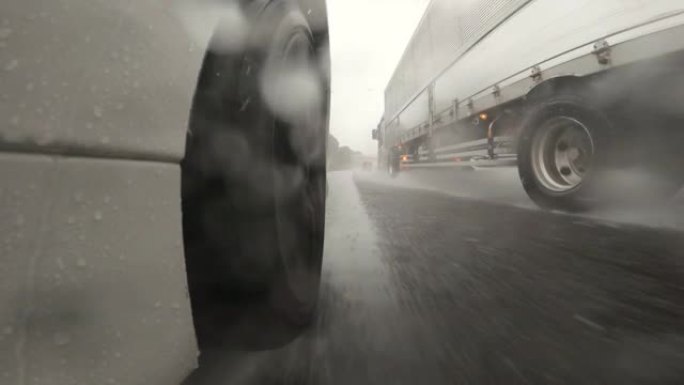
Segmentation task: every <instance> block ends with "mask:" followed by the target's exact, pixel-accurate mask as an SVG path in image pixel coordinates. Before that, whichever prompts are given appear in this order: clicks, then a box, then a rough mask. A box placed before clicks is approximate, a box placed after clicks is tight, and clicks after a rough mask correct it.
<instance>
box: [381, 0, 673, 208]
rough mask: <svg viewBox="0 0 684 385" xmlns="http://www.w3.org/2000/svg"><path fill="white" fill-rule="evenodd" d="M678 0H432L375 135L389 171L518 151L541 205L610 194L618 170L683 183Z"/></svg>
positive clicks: (657, 184)
mask: <svg viewBox="0 0 684 385" xmlns="http://www.w3.org/2000/svg"><path fill="white" fill-rule="evenodd" d="M682 131H684V3H682V2H681V1H680V0H603V1H564V2H560V1H556V0H464V1H452V0H433V1H431V2H430V4H429V5H428V8H427V10H426V12H425V14H424V16H423V18H422V20H421V22H420V24H419V25H418V27H417V29H416V31H415V33H414V35H413V37H412V39H411V41H410V43H409V45H408V47H407V48H406V51H405V53H404V55H403V57H402V59H401V61H400V62H399V65H398V67H397V69H396V71H395V73H394V75H393V77H392V79H391V81H390V83H389V85H388V86H387V89H386V91H385V112H384V115H383V118H382V121H381V122H380V124H379V126H378V129H377V130H374V132H373V134H374V135H373V136H374V138H375V139H377V140H378V148H379V151H378V161H379V165H381V166H384V167H385V168H386V169H387V170H388V172H390V173H391V174H396V173H397V172H398V171H399V170H400V169H404V168H412V167H438V166H450V165H455V164H468V165H488V166H497V165H505V164H509V165H510V164H512V163H513V164H517V167H518V171H519V175H520V179H521V181H522V184H523V186H524V188H525V191H526V192H527V193H528V195H529V196H530V197H531V198H532V199H533V200H534V201H535V202H536V203H537V204H538V205H540V206H542V207H545V208H552V209H563V210H582V209H586V208H590V207H593V206H596V205H597V204H599V203H602V202H605V201H606V200H608V199H610V195H609V194H610V193H609V191H610V189H609V188H606V187H607V186H606V185H607V184H608V181H609V180H610V177H609V174H610V173H611V172H612V170H615V169H618V168H620V169H625V168H634V169H639V170H640V171H645V174H646V175H648V176H649V177H650V178H651V179H650V182H649V188H652V191H653V192H654V193H655V194H657V196H659V197H662V198H665V197H668V196H671V195H673V194H674V193H675V192H676V191H678V190H679V188H680V187H681V185H682V183H684V172H682V168H681V164H682V161H683V160H684V153H682V151H680V148H681V147H680V144H684V141H683V140H682V139H684V135H682Z"/></svg>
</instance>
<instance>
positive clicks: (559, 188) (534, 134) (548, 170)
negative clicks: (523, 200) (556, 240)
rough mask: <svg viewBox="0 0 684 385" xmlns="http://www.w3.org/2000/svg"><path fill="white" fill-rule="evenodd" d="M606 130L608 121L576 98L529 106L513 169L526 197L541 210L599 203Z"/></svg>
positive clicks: (607, 149)
mask: <svg viewBox="0 0 684 385" xmlns="http://www.w3.org/2000/svg"><path fill="white" fill-rule="evenodd" d="M610 131H611V125H610V122H609V121H608V119H607V118H606V117H605V116H604V115H603V114H602V113H601V112H600V111H598V110H596V109H594V108H592V107H590V106H588V105H587V104H585V103H584V102H583V101H582V100H580V99H579V98H576V97H572V96H558V97H556V98H553V99H551V100H548V101H545V102H542V103H540V104H538V105H537V106H535V107H533V108H532V109H531V110H530V113H529V115H528V116H527V118H526V120H525V122H524V124H523V130H522V132H521V136H520V140H519V148H518V171H519V174H520V179H521V181H522V183H523V187H524V188H525V191H526V192H527V194H528V195H529V196H530V198H532V200H533V201H534V202H535V203H537V204H538V205H539V206H541V207H543V208H548V209H561V210H568V211H578V210H585V209H588V208H591V207H593V206H595V205H596V204H598V203H600V200H601V196H600V190H601V188H600V182H601V172H602V171H604V170H605V168H606V164H607V161H606V160H607V158H608V157H609V152H610V145H611V142H612V141H611V138H610Z"/></svg>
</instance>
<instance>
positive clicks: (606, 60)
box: [592, 39, 611, 65]
mask: <svg viewBox="0 0 684 385" xmlns="http://www.w3.org/2000/svg"><path fill="white" fill-rule="evenodd" d="M592 53H593V54H594V55H596V58H597V59H598V62H599V64H601V65H608V64H610V63H611V55H610V44H608V42H607V41H606V40H605V39H601V40H599V41H597V42H596V43H594V51H593V52H592Z"/></svg>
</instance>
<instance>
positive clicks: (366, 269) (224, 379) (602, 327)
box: [191, 173, 684, 385]
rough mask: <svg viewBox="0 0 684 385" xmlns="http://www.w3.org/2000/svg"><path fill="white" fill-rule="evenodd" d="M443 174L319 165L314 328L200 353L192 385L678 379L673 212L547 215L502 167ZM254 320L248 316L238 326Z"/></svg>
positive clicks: (677, 250)
mask: <svg viewBox="0 0 684 385" xmlns="http://www.w3.org/2000/svg"><path fill="white" fill-rule="evenodd" d="M442 175H443V174H442ZM502 175H503V174H502ZM407 178H408V177H407ZM427 178H432V176H428V177H427ZM456 178H457V179H458V178H460V179H459V180H460V181H461V182H463V183H461V184H460V185H459V186H460V187H458V188H456V187H454V188H451V189H450V192H451V194H450V195H448V194H444V193H442V192H438V191H430V190H439V189H440V188H442V187H443V186H442V185H440V183H442V184H444V186H446V183H447V182H445V178H443V177H438V178H437V180H441V182H435V181H433V182H431V183H432V184H431V186H432V187H431V188H430V189H422V188H416V186H417V185H416V183H414V182H415V181H411V180H410V179H406V178H405V179H403V180H398V181H386V180H381V179H377V178H375V177H372V176H369V175H367V174H362V173H359V174H358V175H356V176H354V175H352V174H351V173H338V174H331V176H330V182H329V183H330V195H329V197H328V219H327V226H328V227H327V232H326V248H325V261H324V267H323V283H322V288H321V296H320V303H319V316H318V319H317V321H316V323H315V325H314V327H313V328H311V329H310V330H307V331H304V332H301V333H295V334H294V335H293V336H292V338H291V339H285V342H281V343H278V344H276V346H269V347H268V348H264V347H261V348H259V349H249V348H245V347H244V346H236V347H234V348H230V349H224V350H217V351H213V352H206V354H204V355H203V357H202V360H201V362H202V367H201V369H200V370H199V371H198V373H197V374H196V375H195V377H193V381H191V382H192V384H193V385H194V384H200V383H202V384H681V383H683V382H684V237H682V236H681V233H680V232H679V231H678V230H677V229H676V228H677V226H676V225H677V223H678V222H677V219H676V218H675V216H672V215H671V216H670V217H667V216H663V215H660V214H658V215H653V217H654V218H656V219H657V220H660V221H664V222H666V223H667V224H671V226H667V228H659V227H655V226H656V224H657V223H659V222H658V221H657V220H656V221H655V222H654V220H651V219H649V220H648V221H646V223H643V224H646V225H647V226H649V227H646V226H641V225H635V224H634V223H633V222H635V221H634V220H632V219H634V218H641V217H642V216H641V215H639V216H637V217H635V216H633V215H632V216H620V215H616V213H598V214H592V215H590V216H569V215H564V214H555V213H548V212H544V211H541V210H537V209H534V208H533V207H532V206H531V205H530V204H529V203H528V202H527V201H526V199H525V197H524V195H521V192H520V190H519V188H518V187H514V186H513V185H511V184H510V183H509V182H508V181H507V180H506V179H505V178H504V179H498V180H496V181H490V182H487V183H495V184H498V186H499V187H501V188H499V189H488V191H490V192H489V193H490V194H491V195H487V194H485V193H483V194H479V195H478V196H479V197H480V198H481V199H472V196H468V189H472V188H474V187H467V186H471V184H470V182H472V181H474V179H477V178H478V177H477V174H468V175H467V176H461V177H456ZM506 178H508V176H507V177H506ZM378 180H380V182H378ZM407 181H410V182H407ZM435 186H436V187H435ZM409 187H410V188H409ZM459 188H460V190H459ZM478 188H480V187H478ZM670 211H672V210H670ZM617 214H620V213H619V212H618V213H617ZM254 314H259V312H258V311H257V312H256V313H254ZM262 326H263V325H262V324H261V321H260V318H259V316H254V315H253V314H252V316H249V317H243V318H241V320H240V321H238V322H236V324H235V328H236V333H237V334H243V335H244V334H249V333H250V332H249V331H250V330H251V333H254V334H258V333H259V332H260V330H261V331H263V330H264V329H263V328H262ZM270 330H274V329H273V328H270ZM263 337H264V338H267V337H269V336H263Z"/></svg>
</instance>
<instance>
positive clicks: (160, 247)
mask: <svg viewBox="0 0 684 385" xmlns="http://www.w3.org/2000/svg"><path fill="white" fill-rule="evenodd" d="M182 18H183V15H182V14H179V13H178V12H177V7H175V6H174V4H173V3H172V2H169V1H164V0H146V1H137V0H121V1H112V2H109V1H90V0H31V1H24V0H5V1H2V2H0V180H2V184H1V185H0V202H1V204H0V228H1V229H2V230H3V235H2V242H0V247H2V253H1V254H0V276H1V277H2V279H1V280H0V383H2V384H27V383H32V384H51V385H62V384H64V385H67V384H95V383H102V384H105V383H112V384H141V385H143V384H145V385H157V384H158V385H167V384H179V383H180V382H181V381H182V380H183V379H184V378H185V377H186V376H187V375H188V374H189V373H190V371H191V370H192V369H193V368H195V367H196V363H197V355H198V351H197V345H196V341H195V334H194V328H193V322H192V314H191V309H190V301H189V298H188V292H187V277H186V272H185V260H184V256H183V243H182V242H183V235H182V222H181V211H180V208H181V204H180V167H179V164H178V163H179V161H180V160H181V159H182V157H183V154H184V150H185V148H184V147H185V135H186V132H187V125H188V117H189V113H190V108H191V103H192V98H193V95H194V92H195V88H196V82H197V77H198V74H199V71H200V67H201V64H202V59H203V56H204V52H205V50H206V45H207V42H206V41H201V40H198V39H197V37H196V36H192V35H191V34H190V33H189V31H188V30H187V28H186V25H184V22H183V20H182ZM97 158H101V159H97Z"/></svg>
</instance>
